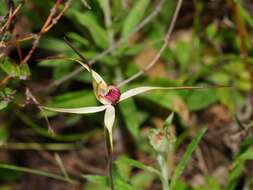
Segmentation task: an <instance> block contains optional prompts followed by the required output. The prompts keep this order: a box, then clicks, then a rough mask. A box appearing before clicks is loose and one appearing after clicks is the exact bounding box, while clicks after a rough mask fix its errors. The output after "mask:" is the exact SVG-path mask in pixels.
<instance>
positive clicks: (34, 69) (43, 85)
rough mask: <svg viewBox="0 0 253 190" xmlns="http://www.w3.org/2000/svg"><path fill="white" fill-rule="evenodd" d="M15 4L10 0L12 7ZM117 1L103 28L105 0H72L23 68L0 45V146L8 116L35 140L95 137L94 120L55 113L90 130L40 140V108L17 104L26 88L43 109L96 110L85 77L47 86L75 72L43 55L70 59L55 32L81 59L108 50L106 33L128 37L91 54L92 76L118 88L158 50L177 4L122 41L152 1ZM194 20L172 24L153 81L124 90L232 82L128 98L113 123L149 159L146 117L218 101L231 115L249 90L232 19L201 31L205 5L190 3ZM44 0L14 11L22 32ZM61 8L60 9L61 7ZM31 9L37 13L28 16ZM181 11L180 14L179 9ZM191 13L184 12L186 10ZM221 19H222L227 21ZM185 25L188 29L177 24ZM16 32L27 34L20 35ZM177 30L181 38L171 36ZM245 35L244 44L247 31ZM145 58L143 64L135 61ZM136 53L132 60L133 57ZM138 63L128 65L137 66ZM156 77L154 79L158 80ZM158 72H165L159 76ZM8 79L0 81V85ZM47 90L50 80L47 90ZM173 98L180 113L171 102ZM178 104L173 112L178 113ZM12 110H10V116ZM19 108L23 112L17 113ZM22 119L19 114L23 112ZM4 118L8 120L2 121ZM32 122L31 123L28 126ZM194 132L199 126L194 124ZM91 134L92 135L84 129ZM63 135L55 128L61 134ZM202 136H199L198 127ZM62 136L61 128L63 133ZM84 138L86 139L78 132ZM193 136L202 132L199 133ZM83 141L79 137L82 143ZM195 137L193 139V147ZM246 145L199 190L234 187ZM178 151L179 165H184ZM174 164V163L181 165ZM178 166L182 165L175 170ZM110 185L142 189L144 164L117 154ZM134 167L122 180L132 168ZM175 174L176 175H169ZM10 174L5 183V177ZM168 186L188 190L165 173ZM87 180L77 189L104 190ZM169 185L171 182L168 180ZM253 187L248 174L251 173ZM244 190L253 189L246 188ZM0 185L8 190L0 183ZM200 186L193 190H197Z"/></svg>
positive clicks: (44, 9)
mask: <svg viewBox="0 0 253 190" xmlns="http://www.w3.org/2000/svg"><path fill="white" fill-rule="evenodd" d="M14 2H15V4H16V5H17V4H18V0H16V1H14ZM122 2H123V1H121V0H113V1H111V2H110V10H109V11H110V14H111V18H110V19H111V22H112V25H111V26H110V28H107V26H106V24H105V19H106V18H105V15H104V13H105V12H106V11H108V10H105V9H106V6H105V4H104V3H105V0H99V1H96V0H87V4H88V5H89V7H90V8H87V7H86V6H85V5H84V4H83V3H82V1H76V0H75V1H73V2H72V4H71V7H70V8H69V10H68V11H67V12H66V14H65V15H64V17H63V18H62V20H60V21H59V23H58V24H57V25H56V26H55V27H54V28H53V29H52V30H51V31H50V32H48V33H46V34H44V35H43V37H42V39H41V41H40V44H39V46H38V47H37V51H36V53H35V55H34V56H33V57H32V58H31V60H30V61H29V62H28V64H20V60H19V58H18V53H17V52H16V50H15V47H11V48H10V51H9V52H8V53H7V55H4V56H2V53H1V49H2V47H0V79H1V81H0V111H1V114H0V122H1V123H0V127H1V128H0V141H1V143H2V142H3V143H4V142H8V137H9V136H11V135H12V132H13V131H12V129H13V127H12V125H13V126H14V125H15V124H14V122H15V121H16V122H17V120H18V121H19V120H20V121H22V123H23V125H25V126H28V127H30V128H31V129H32V130H33V131H34V132H36V133H37V134H38V135H39V136H44V137H45V138H49V139H51V140H57V141H80V139H83V138H86V137H85V135H84V134H86V133H88V132H90V131H91V133H92V132H94V133H96V132H97V133H102V132H101V130H98V131H97V128H99V127H100V125H101V124H100V125H99V124H98V123H99V121H100V120H101V117H100V115H98V116H90V117H88V116H87V117H81V116H80V117H79V116H65V115H64V116H63V117H64V121H65V122H64V123H63V124H62V125H65V127H67V128H68V129H69V126H71V127H72V126H75V125H77V126H80V125H82V124H83V123H84V124H85V126H89V128H88V127H87V128H88V129H83V128H82V129H79V128H78V130H80V131H78V130H73V133H71V134H57V135H55V136H52V135H50V134H48V132H47V129H45V128H43V127H41V126H46V124H45V122H43V121H42V118H43V116H42V114H38V113H39V111H40V110H37V111H34V110H35V109H36V108H34V107H33V108H31V109H32V111H31V110H30V106H28V107H29V108H24V107H25V105H26V104H27V102H26V94H25V90H24V89H25V88H26V87H29V88H31V89H32V90H33V91H34V92H35V93H34V95H35V96H36V98H37V99H38V100H39V101H40V102H41V103H43V104H47V105H50V106H53V107H64V108H68V107H80V106H95V105H96V104H97V102H96V99H95V97H94V95H93V92H92V89H91V85H90V82H91V79H90V76H89V74H88V73H87V72H79V73H78V74H74V75H73V77H72V78H69V79H68V80H66V81H64V82H63V83H61V84H59V83H54V82H55V81H59V80H61V79H62V78H64V77H66V76H68V75H69V74H70V73H71V72H73V71H74V70H75V69H77V68H78V66H79V65H77V64H76V63H75V62H71V61H66V60H62V59H50V58H48V57H50V56H64V57H77V56H76V55H75V53H74V52H73V51H72V50H71V49H70V48H69V47H68V46H67V45H66V44H65V43H64V41H63V36H64V35H66V36H67V37H68V38H69V39H70V40H71V41H72V43H73V45H74V46H75V47H76V48H78V49H79V50H80V52H81V53H82V54H83V55H84V57H85V58H86V59H87V60H91V59H93V58H94V57H95V56H97V55H98V54H100V53H101V52H103V51H104V50H106V49H108V48H111V46H112V44H111V42H110V39H109V34H110V32H111V33H112V34H113V37H114V40H115V41H118V40H120V39H122V38H123V39H128V38H129V39H128V40H126V41H124V42H123V43H120V44H119V45H118V47H112V49H113V51H112V52H111V53H108V54H106V55H104V56H102V57H101V58H99V59H98V60H97V61H96V62H95V64H94V69H95V70H96V71H97V72H98V73H100V74H101V75H102V76H103V78H105V79H106V81H108V82H109V83H113V84H117V83H119V82H120V81H122V80H123V79H125V78H128V77H130V76H132V75H133V74H135V73H136V72H137V71H138V70H140V69H141V68H143V67H144V66H145V65H147V64H148V62H147V60H146V59H145V57H148V56H149V55H145V53H146V52H147V49H152V50H153V51H154V52H157V51H158V50H159V48H160V47H161V45H162V44H163V40H162V39H163V37H164V35H165V33H166V29H167V28H168V23H169V21H170V19H171V17H172V14H173V11H174V9H175V6H176V1H165V2H164V4H163V6H162V9H161V11H160V12H159V13H158V15H157V16H156V17H155V18H153V19H152V20H150V22H149V23H148V24H147V25H145V26H144V27H143V28H142V29H141V30H140V31H138V32H135V33H134V34H133V35H132V36H131V37H129V34H131V33H132V32H134V31H135V29H136V27H137V26H138V24H140V23H141V22H142V21H143V19H145V18H146V17H147V16H148V15H150V14H151V13H152V11H154V10H155V6H156V5H157V4H156V3H157V2H153V1H149V0H139V1H129V3H130V4H129V5H128V6H127V5H124V3H122ZM195 2H196V4H195V6H196V7H197V8H198V9H197V10H198V11H199V12H198V14H196V15H194V19H193V22H192V23H193V24H192V25H191V27H190V29H187V27H182V29H180V28H179V27H180V26H182V25H184V23H183V22H184V20H183V19H181V18H180V17H179V19H178V22H182V24H181V23H179V27H178V28H176V29H178V30H175V35H174V36H173V37H172V38H171V41H170V43H169V47H168V48H167V49H166V50H165V52H164V53H163V54H162V56H161V60H160V62H159V63H158V65H159V66H160V67H157V68H155V69H156V70H155V77H154V76H153V74H152V73H151V74H150V73H147V74H144V75H143V76H141V77H140V78H138V79H137V80H135V81H134V82H133V83H131V84H127V85H126V86H124V89H129V88H132V87H133V86H144V85H146V86H148V85H153V86H186V85H231V86H232V88H227V89H205V90H196V91H186V90H184V91H157V92H151V93H147V94H144V95H141V96H138V97H135V98H133V99H129V100H127V101H125V102H122V104H121V105H120V106H119V112H120V114H119V117H118V120H119V121H118V122H117V123H118V124H119V125H120V127H122V128H123V127H125V128H127V130H128V132H129V133H130V134H131V135H132V137H133V141H134V144H135V146H136V147H138V149H140V151H143V152H145V153H146V154H148V155H153V153H152V148H151V147H150V146H149V145H148V141H147V139H145V137H144V135H143V134H142V127H143V125H144V124H147V123H148V124H150V123H152V122H153V119H154V118H155V117H160V118H162V119H164V118H165V116H164V115H166V116H167V113H169V112H175V114H176V115H179V116H181V115H182V114H183V112H184V113H185V112H187V113H190V114H196V113H198V112H201V111H203V110H206V109H208V108H210V107H211V106H213V105H217V104H219V105H223V106H225V107H226V108H228V110H229V114H228V115H230V116H231V117H233V116H234V115H235V114H236V113H237V112H238V110H239V108H241V107H242V106H243V104H244V103H245V101H246V94H248V93H249V92H250V90H251V89H252V81H250V76H249V73H248V70H247V69H245V66H244V64H245V63H244V61H243V59H242V57H241V52H240V43H239V42H240V36H239V35H238V33H237V30H236V26H235V24H233V21H234V18H233V15H231V14H229V15H225V16H224V18H223V19H229V22H231V23H230V25H229V24H226V23H224V22H223V21H224V20H222V19H220V20H217V18H214V19H213V20H212V21H210V22H209V23H207V24H206V25H204V26H202V25H201V24H200V22H199V20H200V16H198V15H200V14H204V13H203V11H204V9H203V7H205V1H201V0H197V1H195ZM53 3H54V2H53V1H51V0H43V1H41V0H36V1H31V0H27V4H26V3H25V5H24V6H23V7H22V9H21V12H20V15H18V17H17V19H16V22H17V23H18V22H19V20H21V17H22V18H24V19H26V20H28V24H27V30H29V31H31V32H37V31H38V30H39V29H40V27H41V26H42V25H43V23H44V21H45V19H46V16H47V15H48V14H49V12H50V9H51V7H52V5H53ZM238 7H239V14H240V16H241V20H242V22H243V23H244V25H245V26H246V28H247V30H249V33H252V29H253V19H252V17H251V16H250V14H249V12H248V11H247V9H246V8H245V7H244V6H243V5H242V2H241V1H238ZM61 8H62V7H61ZM37 10H38V12H37ZM6 14H7V7H6V6H5V4H4V3H3V1H1V2H0V15H1V16H4V15H6ZM182 14H183V13H182ZM189 14H193V13H189ZM226 17H229V18H226ZM186 25H187V24H186ZM1 26H2V22H0V27H1ZM19 32H20V33H23V32H26V27H25V29H21V31H19ZM178 33H182V34H181V35H178V36H177V34H178ZM10 38H11V31H7V32H6V33H5V34H4V35H3V36H2V35H1V36H0V40H1V41H0V43H1V42H7V41H8V40H9V39H10ZM248 38H252V36H250V35H249V37H248ZM250 41H252V39H249V40H247V44H246V45H247V52H248V54H249V56H248V62H249V63H250V65H251V67H252V64H253V59H252V53H253V52H252V48H251V46H252V44H251V43H250ZM19 44H20V47H21V50H22V52H23V53H24V52H25V53H27V51H28V49H29V48H30V47H31V43H30V42H22V43H19ZM140 54H144V55H145V56H144V58H143V57H141V56H140ZM140 57H141V58H140ZM136 63H137V64H136ZM160 73H161V74H160ZM162 73H165V74H162ZM8 77H11V79H8V83H7V84H3V82H4V80H5V79H6V78H8ZM52 84H57V85H53V86H52ZM179 102H180V106H182V107H180V106H179ZM181 108H182V109H181ZM17 110H19V112H17ZM20 112H22V113H20ZM26 112H27V114H24V113H26ZM10 115H11V118H14V119H11V120H9V117H10ZM47 115H48V116H49V118H50V119H51V120H52V121H58V120H57V119H59V118H60V117H61V116H60V115H59V113H49V112H48V113H47ZM179 120H180V121H179V125H180V128H182V129H181V130H183V131H185V132H187V129H188V127H190V124H189V123H188V122H185V121H182V120H183V119H182V118H181V117H179ZM36 123H39V125H37V124H36ZM201 127H203V126H201ZM90 128H91V129H90ZM63 131H64V130H63ZM202 132H203V131H202ZM67 133H68V132H67ZM87 136H89V135H87ZM200 136H201V135H200ZM87 138H88V137H87ZM197 141H198V140H196V141H193V142H192V143H193V144H194V143H195V144H194V145H192V144H191V145H192V146H194V148H192V150H191V151H189V152H190V153H192V151H193V149H195V148H196V147H195V146H196V145H197ZM250 146H251V143H248V144H246V146H245V147H244V148H243V149H242V150H243V151H242V152H241V153H240V154H239V155H238V156H236V158H235V159H234V160H233V164H234V167H233V169H232V171H231V173H230V174H229V181H228V184H227V187H224V188H223V187H219V184H217V183H216V181H215V179H213V178H212V177H211V176H206V178H205V179H206V181H205V182H206V185H205V186H203V187H201V188H200V189H204V190H205V189H206V190H209V189H210V187H211V189H217V190H218V189H226V188H227V190H230V189H231V190H232V189H235V187H236V185H237V183H238V180H239V176H240V175H241V173H242V171H243V168H244V164H245V162H246V160H252V159H253V156H252V155H253V153H252V148H250ZM190 155H191V154H188V156H187V155H186V156H185V157H187V158H186V160H189V159H190ZM182 165H183V166H182ZM180 166H181V167H183V168H184V167H185V163H182V164H181V165H179V167H180ZM114 167H115V171H116V172H115V175H116V187H117V189H118V190H121V189H122V190H123V189H124V190H127V189H130V190H132V189H138V190H139V189H145V188H146V187H148V186H149V185H150V184H151V183H152V182H153V181H155V179H156V174H155V173H156V172H157V171H156V170H155V169H154V168H150V167H149V166H146V165H144V164H142V163H140V162H138V161H136V160H130V159H129V158H126V157H125V156H121V157H120V158H118V159H117V161H116V162H115V166H114ZM134 167H136V168H139V169H141V171H138V172H136V174H135V175H132V174H131V171H132V170H133V168H134ZM175 171H177V172H178V175H181V169H176V170H175ZM6 176H10V177H6ZM174 176H176V177H174V178H176V179H174V180H175V181H173V186H174V185H175V184H176V185H177V189H178V190H188V189H193V187H190V185H189V184H186V183H185V182H183V181H181V180H179V179H178V176H177V174H174ZM83 177H84V179H85V180H86V181H87V184H85V185H84V186H85V187H84V188H85V189H87V190H89V189H101V190H102V189H108V186H109V182H108V179H107V177H104V176H93V175H84V176H83ZM0 178H1V180H2V181H4V182H9V181H13V180H14V181H15V180H19V179H20V178H21V176H20V173H11V174H9V173H7V171H6V170H0ZM172 180H173V178H172ZM250 180H251V183H252V184H253V178H252V177H251V179H250ZM252 186H253V185H252ZM1 189H8V187H7V188H5V187H1V186H0V190H1ZM197 189H199V188H196V189H195V190H197Z"/></svg>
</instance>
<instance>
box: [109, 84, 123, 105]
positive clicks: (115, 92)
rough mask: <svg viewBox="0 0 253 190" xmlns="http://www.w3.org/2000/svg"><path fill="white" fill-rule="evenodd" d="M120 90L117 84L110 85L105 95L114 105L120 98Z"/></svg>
mask: <svg viewBox="0 0 253 190" xmlns="http://www.w3.org/2000/svg"><path fill="white" fill-rule="evenodd" d="M120 95H121V93H120V90H119V88H117V87H116V86H109V91H108V93H107V94H106V95H105V98H106V99H107V100H109V101H110V102H111V104H112V105H115V104H117V103H118V101H119V99H120Z"/></svg>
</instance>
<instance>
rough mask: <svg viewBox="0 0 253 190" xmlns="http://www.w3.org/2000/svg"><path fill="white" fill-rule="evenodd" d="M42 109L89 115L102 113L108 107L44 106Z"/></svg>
mask: <svg viewBox="0 0 253 190" xmlns="http://www.w3.org/2000/svg"><path fill="white" fill-rule="evenodd" d="M42 108H44V109H46V110H49V111H55V112H63V113H76V114H88V113H96V112H101V111H103V110H105V109H106V105H102V106H93V107H81V108H51V107H46V106H43V107H42Z"/></svg>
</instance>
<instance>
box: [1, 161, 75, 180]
mask: <svg viewBox="0 0 253 190" xmlns="http://www.w3.org/2000/svg"><path fill="white" fill-rule="evenodd" d="M0 168H2V169H7V170H13V171H19V172H24V173H30V174H34V175H39V176H44V177H48V178H52V179H56V180H60V181H65V182H68V183H74V180H70V179H66V178H65V177H63V176H60V175H57V174H53V173H49V172H45V171H41V170H36V169H31V168H26V167H21V166H15V165H11V164H4V163H0Z"/></svg>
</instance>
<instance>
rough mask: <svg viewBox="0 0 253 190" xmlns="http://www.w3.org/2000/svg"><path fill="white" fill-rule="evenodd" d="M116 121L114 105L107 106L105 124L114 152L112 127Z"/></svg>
mask: <svg viewBox="0 0 253 190" xmlns="http://www.w3.org/2000/svg"><path fill="white" fill-rule="evenodd" d="M114 120H115V108H114V107H113V106H112V105H107V108H106V110H105V117H104V123H105V127H106V129H107V130H108V133H109V140H110V148H111V151H113V139H112V127H113V123H114Z"/></svg>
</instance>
